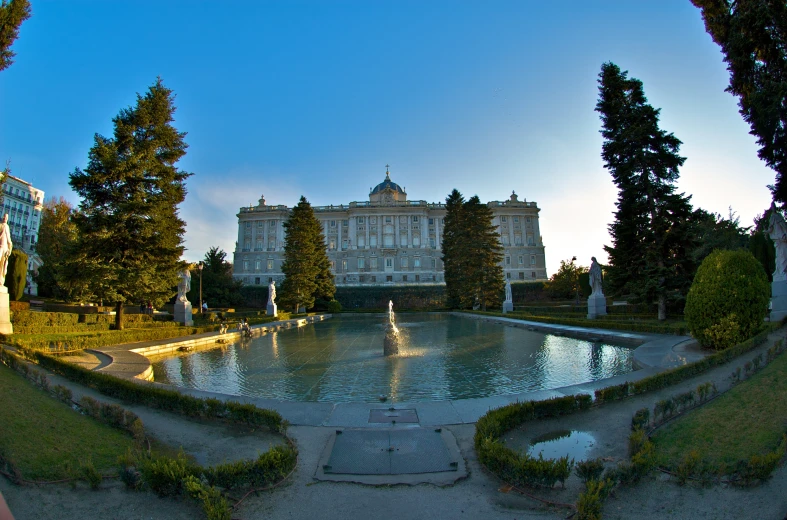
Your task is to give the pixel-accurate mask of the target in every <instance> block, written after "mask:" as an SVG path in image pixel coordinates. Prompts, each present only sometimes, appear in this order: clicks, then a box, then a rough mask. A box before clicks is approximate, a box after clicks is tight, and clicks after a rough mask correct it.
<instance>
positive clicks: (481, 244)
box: [442, 190, 505, 310]
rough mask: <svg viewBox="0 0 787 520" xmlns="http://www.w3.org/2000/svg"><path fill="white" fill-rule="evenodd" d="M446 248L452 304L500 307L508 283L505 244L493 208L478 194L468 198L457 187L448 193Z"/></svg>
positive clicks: (459, 306)
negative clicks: (505, 269)
mask: <svg viewBox="0 0 787 520" xmlns="http://www.w3.org/2000/svg"><path fill="white" fill-rule="evenodd" d="M442 247H443V257H442V260H443V266H444V272H445V275H444V276H445V285H446V289H445V290H446V304H447V305H448V307H450V308H454V309H469V308H472V307H474V306H478V307H480V308H481V309H483V310H486V308H487V307H499V306H500V305H501V302H502V299H503V298H502V297H503V292H504V286H505V282H504V280H503V265H502V263H503V246H502V245H500V234H499V233H498V232H497V229H496V228H495V227H494V225H493V224H492V210H491V209H489V207H488V206H487V205H486V204H482V203H481V201H480V200H479V198H478V196H476V195H474V196H472V197H470V199H468V200H467V201H465V200H464V197H463V196H462V194H461V193H459V192H458V191H457V190H453V191H452V192H451V193H450V194H449V195H448V197H447V198H446V216H445V227H444V231H443V244H442Z"/></svg>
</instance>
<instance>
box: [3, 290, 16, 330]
mask: <svg viewBox="0 0 787 520" xmlns="http://www.w3.org/2000/svg"><path fill="white" fill-rule="evenodd" d="M8 301H9V300H8V287H6V286H5V285H0V334H13V333H14V326H13V325H11V309H10V304H9V303H8Z"/></svg>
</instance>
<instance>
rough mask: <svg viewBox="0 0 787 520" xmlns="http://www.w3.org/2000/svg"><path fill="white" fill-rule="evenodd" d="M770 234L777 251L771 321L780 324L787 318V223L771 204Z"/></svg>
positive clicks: (772, 286) (772, 288)
mask: <svg viewBox="0 0 787 520" xmlns="http://www.w3.org/2000/svg"><path fill="white" fill-rule="evenodd" d="M768 234H769V235H770V237H771V240H773V245H774V247H775V249H776V270H775V271H773V282H772V283H771V315H770V320H771V321H773V322H779V321H781V320H783V319H784V317H785V316H787V223H785V222H784V218H783V217H782V216H781V213H779V211H778V210H777V209H776V206H775V205H774V204H773V203H771V216H770V218H769V219H768Z"/></svg>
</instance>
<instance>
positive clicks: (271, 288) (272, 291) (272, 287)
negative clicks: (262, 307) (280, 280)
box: [268, 281, 276, 305]
mask: <svg viewBox="0 0 787 520" xmlns="http://www.w3.org/2000/svg"><path fill="white" fill-rule="evenodd" d="M274 303H276V282H275V281H271V283H269V284H268V305H273V304H274Z"/></svg>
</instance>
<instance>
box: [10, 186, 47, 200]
mask: <svg viewBox="0 0 787 520" xmlns="http://www.w3.org/2000/svg"><path fill="white" fill-rule="evenodd" d="M3 191H4V192H6V193H8V194H9V195H14V196H15V197H20V198H22V199H24V198H25V197H27V200H28V201H30V202H35V203H39V204H40V203H41V197H36V198H35V199H34V198H33V196H32V195H31V194H30V192H26V191H25V190H24V189H22V190H20V189H19V188H14V187H12V186H11V185H10V184H3Z"/></svg>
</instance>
